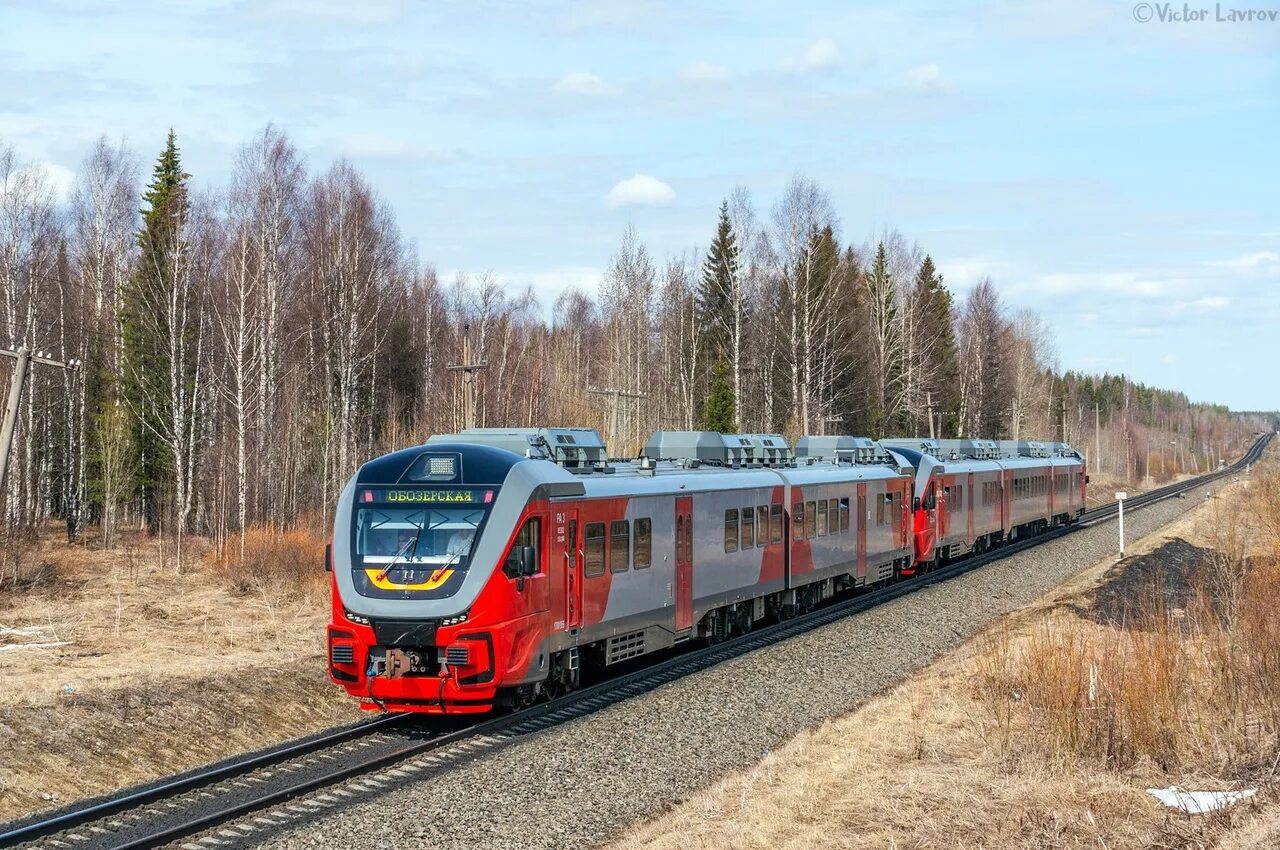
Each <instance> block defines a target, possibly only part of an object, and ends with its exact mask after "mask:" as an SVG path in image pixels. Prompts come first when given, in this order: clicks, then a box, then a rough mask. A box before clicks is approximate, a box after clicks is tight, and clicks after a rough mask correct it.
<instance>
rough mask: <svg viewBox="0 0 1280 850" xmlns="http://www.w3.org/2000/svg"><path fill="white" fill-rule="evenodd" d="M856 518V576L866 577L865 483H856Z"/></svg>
mask: <svg viewBox="0 0 1280 850" xmlns="http://www.w3.org/2000/svg"><path fill="white" fill-rule="evenodd" d="M857 508H858V519H857V520H856V522H857V525H856V526H854V528H855V533H856V534H857V535H858V578H860V579H863V580H865V579H866V577H867V485H866V484H859V485H858V505H857Z"/></svg>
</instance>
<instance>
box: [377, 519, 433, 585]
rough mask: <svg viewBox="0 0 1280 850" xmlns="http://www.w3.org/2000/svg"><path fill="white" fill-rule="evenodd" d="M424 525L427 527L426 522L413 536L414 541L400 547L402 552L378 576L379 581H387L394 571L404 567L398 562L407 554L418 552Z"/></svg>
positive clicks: (397, 553)
mask: <svg viewBox="0 0 1280 850" xmlns="http://www.w3.org/2000/svg"><path fill="white" fill-rule="evenodd" d="M423 525H426V523H425V522H424V523H422V524H421V525H419V526H418V531H417V533H416V534H414V535H413V539H412V540H409V541H406V542H405V545H403V546H401V547H400V551H399V552H396V555H395V557H394V558H392V559H391V563H389V564H387V567H386V569H384V570H383V571H382V572H381V573H379V574H378V578H377V581H386V580H387V576H388V575H390V574H391V571H392V570H394V569H395V568H396V567H398V566H402V565H401V564H398V563H396V562H397V561H399V560H400V559H401V558H402V557H404V555H405V553H406V552H417V551H418V538H420V537H422V526H423Z"/></svg>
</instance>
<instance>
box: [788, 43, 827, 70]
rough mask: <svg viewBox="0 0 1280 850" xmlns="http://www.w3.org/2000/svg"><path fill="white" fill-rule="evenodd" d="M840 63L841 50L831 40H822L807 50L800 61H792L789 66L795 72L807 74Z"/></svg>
mask: <svg viewBox="0 0 1280 850" xmlns="http://www.w3.org/2000/svg"><path fill="white" fill-rule="evenodd" d="M838 61H840V48H839V47H837V46H836V43H835V42H834V41H832V40H831V39H829V38H820V39H818V40H817V41H815V42H813V43H812V44H810V45H809V46H808V47H806V48H805V51H804V53H803V54H802V55H801V56H800V57H799V58H798V59H792V60H791V61H790V62H788V63H787V66H788V67H789V68H791V70H793V71H797V72H799V73H801V74H807V73H809V72H811V71H822V70H824V69H826V68H830V67H832V66H833V65H835V64H836V63H837V62H838Z"/></svg>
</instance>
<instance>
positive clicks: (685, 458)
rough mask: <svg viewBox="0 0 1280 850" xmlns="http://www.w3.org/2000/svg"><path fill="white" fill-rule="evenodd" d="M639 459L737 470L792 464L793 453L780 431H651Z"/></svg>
mask: <svg viewBox="0 0 1280 850" xmlns="http://www.w3.org/2000/svg"><path fill="white" fill-rule="evenodd" d="M642 460H647V461H649V462H651V463H652V462H656V461H676V462H678V463H681V464H682V465H685V466H689V467H694V468H696V467H698V466H700V465H702V464H706V465H708V466H720V467H725V468H727V469H738V468H740V467H744V466H769V467H777V466H794V465H795V455H794V454H793V453H792V451H791V447H790V446H788V445H787V441H786V439H785V438H783V437H782V436H781V435H780V434H722V433H720V432H719V431H654V432H653V434H652V435H651V436H650V437H649V441H648V442H647V443H645V446H644V453H643V455H642Z"/></svg>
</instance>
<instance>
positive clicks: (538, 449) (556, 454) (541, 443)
mask: <svg viewBox="0 0 1280 850" xmlns="http://www.w3.org/2000/svg"><path fill="white" fill-rule="evenodd" d="M440 443H472V444H476V445H482V446H492V447H494V448H498V449H506V450H507V451H509V452H514V453H516V454H518V455H522V456H523V457H527V458H536V459H541V460H550V461H554V462H555V463H556V464H558V465H559V466H562V467H564V468H565V469H568V470H570V471H572V472H592V471H595V472H604V471H607V469H608V460H609V452H608V450H607V449H606V447H605V444H604V440H603V439H601V438H600V434H599V432H598V431H596V430H595V429H594V428H468V429H466V430H464V431H459V432H458V433H456V434H436V435H434V436H432V437H429V438H428V439H427V442H426V445H428V446H430V445H432V444H440Z"/></svg>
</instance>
